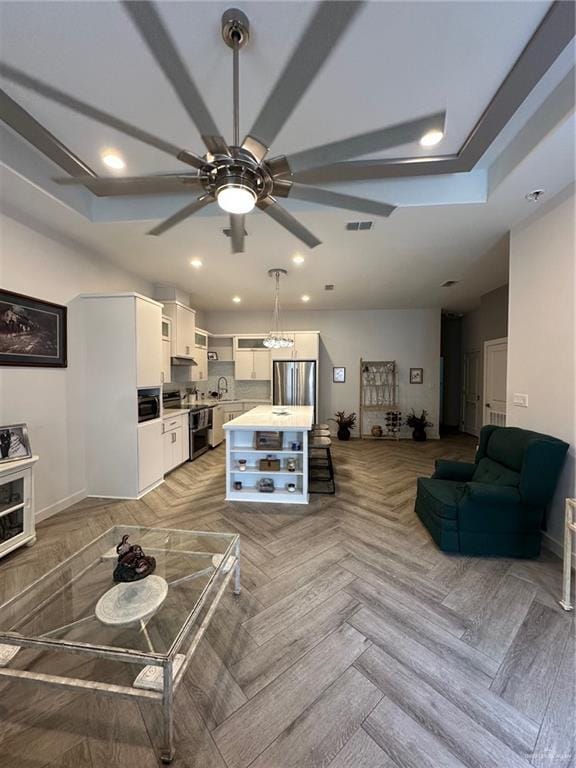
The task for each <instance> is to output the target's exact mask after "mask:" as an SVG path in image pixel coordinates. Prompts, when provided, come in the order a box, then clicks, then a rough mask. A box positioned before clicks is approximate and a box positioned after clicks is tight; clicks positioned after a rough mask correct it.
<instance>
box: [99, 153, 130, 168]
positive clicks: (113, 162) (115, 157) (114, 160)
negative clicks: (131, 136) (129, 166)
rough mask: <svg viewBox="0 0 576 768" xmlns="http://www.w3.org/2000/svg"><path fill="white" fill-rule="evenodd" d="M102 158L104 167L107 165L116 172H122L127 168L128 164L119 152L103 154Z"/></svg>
mask: <svg viewBox="0 0 576 768" xmlns="http://www.w3.org/2000/svg"><path fill="white" fill-rule="evenodd" d="M101 157H102V162H103V163H104V165H107V166H108V168H112V170H114V171H121V170H122V169H123V168H126V163H125V162H124V160H122V158H121V157H120V155H119V154H118V153H117V152H110V151H107V152H103V153H102V155H101Z"/></svg>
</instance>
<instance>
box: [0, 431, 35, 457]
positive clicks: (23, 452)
mask: <svg viewBox="0 0 576 768" xmlns="http://www.w3.org/2000/svg"><path fill="white" fill-rule="evenodd" d="M30 456H32V451H31V449H30V440H29V439H28V427H27V426H26V424H13V425H11V426H6V427H2V426H0V462H3V461H17V460H18V459H28V458H30Z"/></svg>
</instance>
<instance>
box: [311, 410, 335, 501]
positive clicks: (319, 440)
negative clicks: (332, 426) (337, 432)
mask: <svg viewBox="0 0 576 768" xmlns="http://www.w3.org/2000/svg"><path fill="white" fill-rule="evenodd" d="M331 445H332V440H331V439H330V430H329V429H328V428H327V427H324V425H322V426H321V427H319V428H317V429H315V428H314V427H313V428H312V431H311V434H310V442H309V448H308V473H309V476H310V484H309V488H310V493H322V494H329V495H333V494H335V493H336V483H335V481H334V465H333V463H332V454H331V453H330V446H331ZM315 481H316V482H318V483H323V484H327V485H328V488H329V490H314V488H313V487H312V486H313V484H314V482H315Z"/></svg>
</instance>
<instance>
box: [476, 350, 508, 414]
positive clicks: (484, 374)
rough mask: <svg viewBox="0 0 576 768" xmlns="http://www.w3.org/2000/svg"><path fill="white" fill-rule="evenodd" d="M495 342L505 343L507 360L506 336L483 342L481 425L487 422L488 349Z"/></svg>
mask: <svg viewBox="0 0 576 768" xmlns="http://www.w3.org/2000/svg"><path fill="white" fill-rule="evenodd" d="M497 344H506V362H508V336H502V337H501V338H499V339H488V340H487V341H485V342H484V360H483V370H482V379H483V381H482V426H484V425H485V424H487V423H488V422H487V421H486V388H487V386H488V375H487V374H488V365H487V363H488V351H489V349H490V347H493V346H496V345H497ZM506 416H508V403H506Z"/></svg>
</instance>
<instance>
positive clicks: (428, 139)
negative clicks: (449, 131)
mask: <svg viewBox="0 0 576 768" xmlns="http://www.w3.org/2000/svg"><path fill="white" fill-rule="evenodd" d="M443 138H444V134H443V132H442V131H438V130H434V131H428V133H425V134H424V136H422V138H421V139H420V145H421V146H422V147H435V146H436V144H439V143H440V142H441V141H442V139H443Z"/></svg>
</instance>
